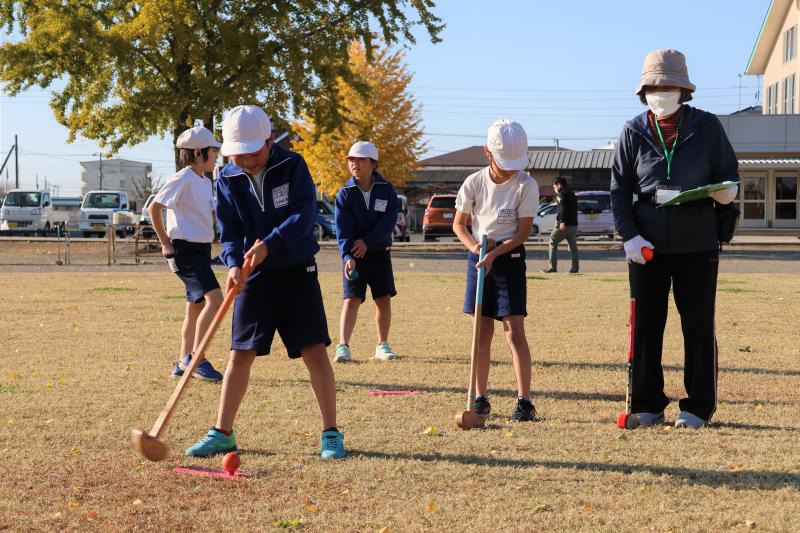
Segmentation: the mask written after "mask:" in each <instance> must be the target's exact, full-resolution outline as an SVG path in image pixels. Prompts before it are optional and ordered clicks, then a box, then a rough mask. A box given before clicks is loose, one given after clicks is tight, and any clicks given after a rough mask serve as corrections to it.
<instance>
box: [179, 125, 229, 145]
mask: <svg viewBox="0 0 800 533" xmlns="http://www.w3.org/2000/svg"><path fill="white" fill-rule="evenodd" d="M220 146H222V145H221V144H220V143H219V141H218V140H217V139H216V137H214V134H213V133H211V131H210V130H208V129H206V128H204V127H203V126H195V127H194V128H189V129H188V130H186V131H184V132H183V133H181V134H180V135H178V140H177V141H175V147H176V148H189V149H202V148H209V147H211V148H219V147H220Z"/></svg>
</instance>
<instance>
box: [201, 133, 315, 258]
mask: <svg viewBox="0 0 800 533" xmlns="http://www.w3.org/2000/svg"><path fill="white" fill-rule="evenodd" d="M262 179H263V187H262V191H263V194H262V197H261V198H259V197H258V195H257V194H256V192H255V190H254V189H253V186H252V184H251V183H250V180H249V179H248V177H247V174H246V173H245V171H244V170H242V169H241V168H239V167H237V166H236V165H234V164H233V163H229V164H228V165H226V166H225V167H224V168H223V169H222V171H221V172H220V174H219V177H218V178H217V222H218V224H219V229H220V242H221V243H222V253H221V254H220V257H221V259H222V261H223V262H224V263H225V264H226V265H228V267H234V266H242V264H243V262H244V253H245V252H246V251H247V250H249V249H250V247H252V246H253V243H254V242H255V241H256V239H261V240H262V241H264V242H265V243H266V245H267V249H268V250H269V253H268V254H267V258H266V259H265V260H264V262H263V263H261V265H259V267H258V268H259V269H261V270H281V269H286V268H290V267H295V266H307V265H310V264H312V263H313V262H314V255H315V254H316V253H317V252H318V251H319V244H317V241H316V239H314V233H313V226H314V221H315V220H316V213H317V193H316V189H315V187H314V182H313V181H312V179H311V173H310V172H309V171H308V166H307V165H306V162H305V160H304V159H303V157H302V156H301V155H300V154H298V153H295V152H290V151H289V150H285V149H283V148H281V147H280V146H278V145H276V144H273V145H272V150H271V152H270V154H269V159H268V161H267V170H266V172H265V173H264V176H263V178H262Z"/></svg>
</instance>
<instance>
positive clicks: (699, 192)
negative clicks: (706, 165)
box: [656, 181, 741, 207]
mask: <svg viewBox="0 0 800 533" xmlns="http://www.w3.org/2000/svg"><path fill="white" fill-rule="evenodd" d="M740 183H741V181H723V182H722V183H712V184H711V185H703V186H702V187H698V188H696V189H689V190H688V191H683V192H682V193H680V194H679V195H678V196H676V197H675V198H673V199H672V200H667V201H666V202H664V203H663V204H658V206H656V207H668V206H670V205H678V204H685V203H688V202H695V201H697V200H703V199H704V198H708V196H709V195H710V194H711V193H712V192H716V191H721V190H722V189H728V188H730V187H732V186H733V185H739V184H740Z"/></svg>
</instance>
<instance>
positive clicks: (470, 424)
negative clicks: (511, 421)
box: [455, 235, 489, 429]
mask: <svg viewBox="0 0 800 533" xmlns="http://www.w3.org/2000/svg"><path fill="white" fill-rule="evenodd" d="M488 241H489V239H488V238H487V236H486V235H484V236H483V237H482V238H481V253H480V256H479V257H478V261H482V260H483V258H484V257H485V256H486V246H487V244H488ZM485 275H486V267H483V266H481V267H480V268H479V269H478V284H477V287H476V289H475V313H474V315H473V319H472V355H471V360H470V363H469V392H468V393H467V410H466V411H463V412H461V413H456V415H455V417H456V425H457V426H458V427H460V428H461V429H472V428H477V427H483V425H484V424H485V423H486V419H485V418H484V417H483V416H482V415H479V414H478V413H476V412H475V389H476V388H477V368H475V361H476V360H477V359H478V337H479V334H480V325H481V310H482V309H483V278H484V276H485Z"/></svg>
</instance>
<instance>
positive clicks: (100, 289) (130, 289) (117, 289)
mask: <svg viewBox="0 0 800 533" xmlns="http://www.w3.org/2000/svg"><path fill="white" fill-rule="evenodd" d="M92 292H136V289H134V288H133V287H95V288H94V289H92Z"/></svg>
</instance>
